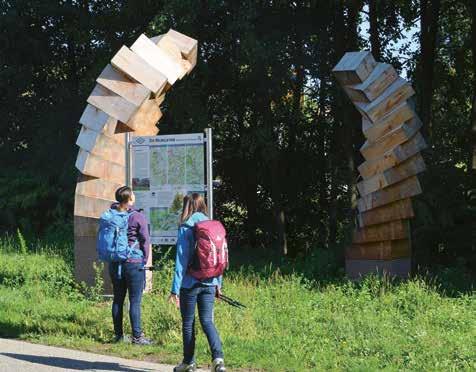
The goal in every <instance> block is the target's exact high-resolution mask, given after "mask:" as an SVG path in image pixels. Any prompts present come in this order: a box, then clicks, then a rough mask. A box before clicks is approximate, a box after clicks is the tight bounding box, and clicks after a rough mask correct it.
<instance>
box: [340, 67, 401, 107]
mask: <svg viewBox="0 0 476 372" xmlns="http://www.w3.org/2000/svg"><path fill="white" fill-rule="evenodd" d="M397 78H398V74H397V72H396V71H395V69H394V68H393V66H392V65H389V64H386V63H377V65H376V66H375V68H374V69H373V71H372V72H371V74H370V75H369V77H368V78H367V79H365V81H364V82H363V83H361V84H356V85H349V86H346V87H345V88H346V89H347V90H346V91H347V95H348V96H349V98H350V99H351V100H352V101H353V102H367V103H368V102H372V101H373V100H375V99H376V98H377V97H378V96H380V95H381V94H382V93H383V92H384V91H385V90H386V89H387V88H388V87H389V86H390V85H391V84H392V83H393V82H394V81H395V80H396V79H397Z"/></svg>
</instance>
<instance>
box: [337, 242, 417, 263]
mask: <svg viewBox="0 0 476 372" xmlns="http://www.w3.org/2000/svg"><path fill="white" fill-rule="evenodd" d="M408 257H411V244H410V241H409V240H408V239H402V240H386V241H382V242H375V243H366V244H353V245H352V246H350V247H348V248H347V249H346V252H345V258H346V259H348V260H394V259H397V258H408Z"/></svg>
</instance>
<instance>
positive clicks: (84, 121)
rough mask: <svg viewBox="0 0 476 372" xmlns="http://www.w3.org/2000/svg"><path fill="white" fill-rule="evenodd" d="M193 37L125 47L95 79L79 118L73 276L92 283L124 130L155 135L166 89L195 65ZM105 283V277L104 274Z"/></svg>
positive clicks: (122, 157)
mask: <svg viewBox="0 0 476 372" xmlns="http://www.w3.org/2000/svg"><path fill="white" fill-rule="evenodd" d="M197 47H198V44H197V40H194V39H192V38H190V37H188V36H185V35H183V34H181V33H179V32H177V31H174V30H169V31H168V32H167V33H166V34H164V35H159V36H156V37H153V38H150V39H149V38H148V37H147V36H145V35H141V36H140V37H139V38H138V39H137V40H136V41H135V42H134V44H132V46H131V48H128V47H126V46H123V47H122V48H121V49H120V50H119V51H118V52H117V53H116V54H115V55H114V57H113V58H112V59H111V63H110V64H108V65H107V66H106V67H105V68H104V70H103V71H102V73H101V74H100V75H99V77H98V78H97V80H96V83H97V84H96V86H95V87H94V89H93V91H92V93H91V95H90V96H89V98H88V99H87V103H88V104H87V106H86V109H85V110H84V112H83V114H82V116H81V118H80V120H79V122H80V124H81V125H82V128H81V132H80V134H79V136H78V139H77V141H76V144H77V145H78V146H79V154H78V158H77V161H76V168H78V170H79V171H80V173H81V174H80V176H79V178H78V183H77V185H76V193H75V201H74V239H75V275H76V279H77V280H78V281H84V282H86V283H87V284H90V285H91V284H93V283H94V269H93V262H94V260H95V257H96V252H95V250H96V248H95V247H96V234H97V228H98V218H99V216H100V215H101V213H102V212H103V211H104V210H106V209H107V208H109V206H110V205H111V203H112V202H113V201H114V192H115V190H116V189H117V188H118V187H120V186H122V185H124V184H125V183H126V141H125V135H124V133H125V132H132V133H133V134H134V135H141V136H153V135H156V134H157V133H158V129H157V126H156V124H157V122H158V121H159V120H160V118H161V116H162V112H161V110H160V104H161V103H162V102H163V100H164V97H165V92H166V91H167V90H168V89H169V88H170V87H171V86H172V85H173V84H174V83H175V82H176V81H177V80H179V79H182V78H183V77H184V76H185V75H186V74H188V73H189V72H190V71H191V70H192V69H193V68H194V67H195V64H196V61H197ZM104 278H105V280H106V281H108V276H107V275H104Z"/></svg>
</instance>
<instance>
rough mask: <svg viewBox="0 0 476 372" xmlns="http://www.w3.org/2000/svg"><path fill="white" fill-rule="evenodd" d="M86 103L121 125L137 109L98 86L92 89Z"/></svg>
mask: <svg viewBox="0 0 476 372" xmlns="http://www.w3.org/2000/svg"><path fill="white" fill-rule="evenodd" d="M88 103H90V104H91V105H93V106H94V107H96V108H98V109H100V110H102V111H104V112H105V113H106V114H108V115H109V116H112V117H113V118H115V119H117V120H120V121H122V122H123V123H125V122H127V121H128V120H129V119H130V118H131V117H132V115H134V113H135V112H136V111H137V109H138V107H137V106H135V105H134V104H132V103H130V102H128V101H127V100H125V99H124V98H122V97H121V96H120V95H118V94H116V93H114V92H112V91H111V90H109V89H107V88H105V87H103V86H102V85H100V84H96V86H95V87H94V89H93V91H92V92H91V95H90V96H89V97H88Z"/></svg>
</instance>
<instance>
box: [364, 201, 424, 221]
mask: <svg viewBox="0 0 476 372" xmlns="http://www.w3.org/2000/svg"><path fill="white" fill-rule="evenodd" d="M414 216H415V214H414V212H413V206H412V201H411V199H410V198H407V199H402V200H398V201H396V202H394V203H390V204H387V205H384V206H382V207H379V208H375V209H372V210H369V211H367V212H364V213H358V214H357V221H358V225H359V227H366V226H371V225H378V224H379V223H383V222H390V221H395V220H404V219H410V218H413V217H414Z"/></svg>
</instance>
